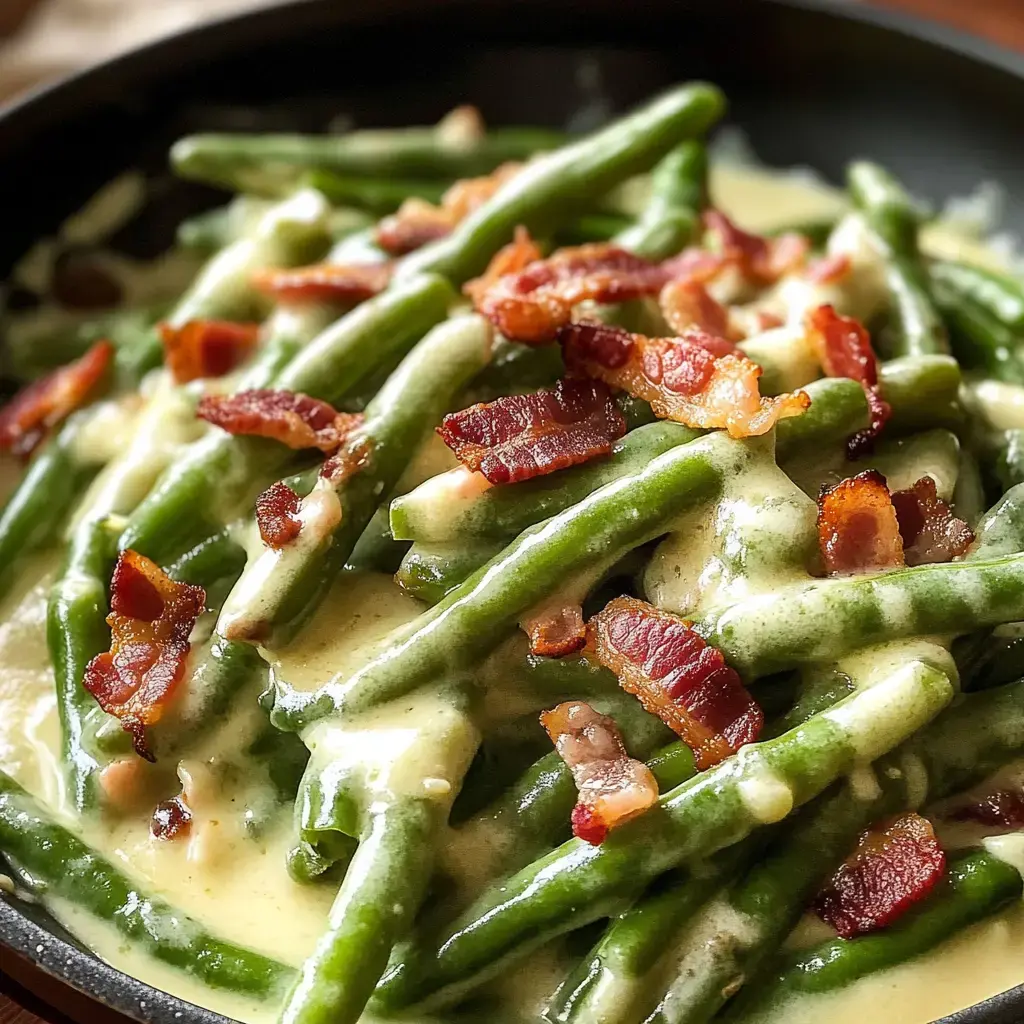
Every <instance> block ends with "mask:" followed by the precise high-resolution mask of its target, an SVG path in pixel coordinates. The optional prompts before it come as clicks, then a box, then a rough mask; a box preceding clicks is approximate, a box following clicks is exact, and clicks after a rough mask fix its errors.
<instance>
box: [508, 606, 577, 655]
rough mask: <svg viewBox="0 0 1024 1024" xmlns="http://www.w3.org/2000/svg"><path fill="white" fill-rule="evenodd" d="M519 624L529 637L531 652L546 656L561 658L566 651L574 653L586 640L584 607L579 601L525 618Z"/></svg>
mask: <svg viewBox="0 0 1024 1024" xmlns="http://www.w3.org/2000/svg"><path fill="white" fill-rule="evenodd" d="M522 627H523V629H524V630H525V632H526V635H527V636H528V637H529V638H530V653H531V654H539V655H541V656H542V657H545V658H564V657H565V656H566V655H567V654H575V653H576V652H577V651H579V650H581V649H582V648H583V645H584V644H585V643H586V641H587V627H586V624H585V623H584V621H583V609H582V608H581V607H580V606H579V605H578V604H572V605H566V606H565V607H564V608H556V609H554V610H553V611H544V612H542V613H541V614H539V615H536V616H534V617H533V618H530V619H524V620H523V623H522Z"/></svg>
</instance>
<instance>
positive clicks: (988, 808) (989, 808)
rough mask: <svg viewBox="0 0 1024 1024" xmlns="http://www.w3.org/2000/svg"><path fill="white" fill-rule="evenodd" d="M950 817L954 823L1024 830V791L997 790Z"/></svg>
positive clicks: (956, 810) (960, 808) (951, 813)
mask: <svg viewBox="0 0 1024 1024" xmlns="http://www.w3.org/2000/svg"><path fill="white" fill-rule="evenodd" d="M949 817H950V818H951V819H952V820H953V821H975V822H977V823H978V824H979V825H990V826H995V827H998V828H1007V829H1021V828H1024V790H1021V789H1020V788H1018V789H1000V790H996V792H994V793H988V794H986V795H985V796H983V797H982V798H981V799H980V800H975V801H972V802H971V803H968V804H964V805H963V806H960V807H957V808H956V809H955V810H954V811H952V812H950V815H949Z"/></svg>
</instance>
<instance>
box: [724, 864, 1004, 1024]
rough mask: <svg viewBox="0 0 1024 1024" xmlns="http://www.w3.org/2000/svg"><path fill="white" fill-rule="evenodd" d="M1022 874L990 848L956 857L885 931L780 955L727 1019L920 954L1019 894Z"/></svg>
mask: <svg viewBox="0 0 1024 1024" xmlns="http://www.w3.org/2000/svg"><path fill="white" fill-rule="evenodd" d="M1020 896H1021V876H1020V872H1019V871H1018V870H1017V869H1016V868H1015V867H1013V866H1012V865H1010V864H1008V863H1007V862H1006V861H1003V860H1000V859H999V857H998V856H995V855H994V854H992V853H989V852H987V851H982V850H977V851H974V852H971V853H967V854H964V855H963V856H960V857H957V858H956V859H955V860H953V861H952V862H951V863H950V864H949V866H948V868H947V870H946V875H945V877H944V878H943V880H942V881H941V882H940V883H939V885H938V887H937V888H936V890H935V891H934V892H932V893H931V894H930V895H929V896H928V899H927V900H926V901H925V902H924V903H922V904H921V905H920V906H919V907H917V908H915V909H914V910H913V911H911V913H909V914H907V915H906V917H904V918H901V919H900V920H899V921H897V922H896V923H895V924H894V925H892V926H891V927H889V928H886V929H885V930H884V931H880V932H876V933H874V934H871V935H862V936H859V937H858V938H854V939H832V940H831V941H829V942H824V943H822V944H820V945H818V946H815V947H813V948H812V949H808V950H801V951H800V952H799V953H795V954H791V955H790V956H788V957H785V958H780V959H781V962H780V963H778V964H777V965H776V966H775V967H774V969H773V971H772V976H771V977H770V978H769V979H768V980H767V981H766V982H764V983H763V984H762V985H759V986H755V987H754V988H753V989H751V990H750V991H749V993H748V992H744V994H743V996H741V997H740V998H739V999H737V1001H736V1007H735V1011H733V1010H732V1008H730V1012H729V1013H727V1014H726V1015H725V1018H724V1019H725V1020H730V1021H735V1020H743V1021H754V1020H757V1019H758V1018H759V1017H760V1016H761V1014H760V1013H759V1012H758V1011H759V1010H761V1008H764V1009H774V1008H775V1007H777V1006H781V1005H783V1004H784V1003H785V1002H786V1001H787V1000H788V999H791V998H793V997H795V996H801V995H812V994H817V993H822V992H831V991H834V990H836V989H838V988H842V987H843V986H845V985H850V984H852V983H853V982H855V981H857V980H858V979H860V978H863V977H867V976H868V975H871V974H873V973H875V972H876V971H882V970H885V969H886V968H889V967H895V966H896V965H897V964H901V963H903V962H905V961H906V960H909V959H911V958H912V957H917V956H921V955H922V954H924V953H927V952H928V951H929V950H931V949H934V948H935V947H936V946H937V945H939V944H940V943H941V942H944V941H945V940H946V939H948V938H950V937H951V936H953V935H955V934H956V933H957V932H960V931H962V930H963V929H965V928H967V927H969V926H970V925H972V924H975V923H977V922H978V921H983V920H984V919H985V918H988V917H991V916H992V915H993V914H995V913H997V912H998V911H1000V910H1001V909H1002V908H1003V907H1005V906H1006V905H1007V904H1009V903H1011V902H1013V901H1014V900H1018V899H1020Z"/></svg>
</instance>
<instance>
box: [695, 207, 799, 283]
mask: <svg viewBox="0 0 1024 1024" xmlns="http://www.w3.org/2000/svg"><path fill="white" fill-rule="evenodd" d="M703 220H704V227H705V228H706V229H707V230H708V231H709V232H710V233H711V234H713V235H715V236H717V241H718V246H719V252H720V254H721V255H722V256H724V257H725V258H727V259H729V260H731V261H732V262H734V263H735V264H736V266H738V267H739V268H740V271H741V272H742V273H743V275H744V276H745V277H748V278H750V279H752V280H754V281H757V282H758V283H760V284H771V283H772V282H774V281H777V280H778V279H779V278H780V277H782V276H783V275H785V274H788V273H791V272H792V271H794V270H796V269H797V268H798V267H800V266H802V265H803V264H804V263H805V262H806V260H807V254H808V252H810V248H811V243H810V242H809V241H808V240H807V238H805V237H804V236H803V235H798V234H792V233H789V234H785V235H780V236H779V237H778V238H762V237H761V236H760V235H752V234H750V233H749V232H747V231H744V230H743V229H742V228H740V227H737V225H736V224H734V223H733V222H732V221H731V220H730V219H729V218H728V217H727V216H726V215H725V214H724V213H722V212H721V210H706V211H705V213H704V217H703Z"/></svg>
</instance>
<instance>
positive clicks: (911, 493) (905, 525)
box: [892, 476, 974, 565]
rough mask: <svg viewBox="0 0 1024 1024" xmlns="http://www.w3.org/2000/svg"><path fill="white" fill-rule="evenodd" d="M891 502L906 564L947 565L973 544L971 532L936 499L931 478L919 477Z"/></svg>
mask: <svg viewBox="0 0 1024 1024" xmlns="http://www.w3.org/2000/svg"><path fill="white" fill-rule="evenodd" d="M892 503H893V507H894V508H895V509H896V517H897V518H898V519H899V524H900V535H901V536H902V538H903V554H904V557H905V558H906V561H907V565H923V564H924V563H925V562H949V561H951V560H952V559H954V558H957V557H959V556H960V555H962V554H964V553H965V552H966V551H967V549H968V548H969V547H970V546H971V544H973V543H974V533H973V531H972V530H971V528H970V527H969V526H968V525H967V524H966V523H965V522H964V521H963V520H962V519H957V517H956V516H954V515H953V512H952V510H951V509H950V507H949V506H948V505H947V504H946V503H945V502H944V501H943V500H942V499H941V498H940V497H939V496H938V494H937V492H936V490H935V481H934V480H933V479H932V478H931V477H930V476H923V477H921V479H920V480H918V481H917V483H916V484H914V486H913V487H911V488H910V489H909V490H906V491H896V492H895V494H893V496H892Z"/></svg>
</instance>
